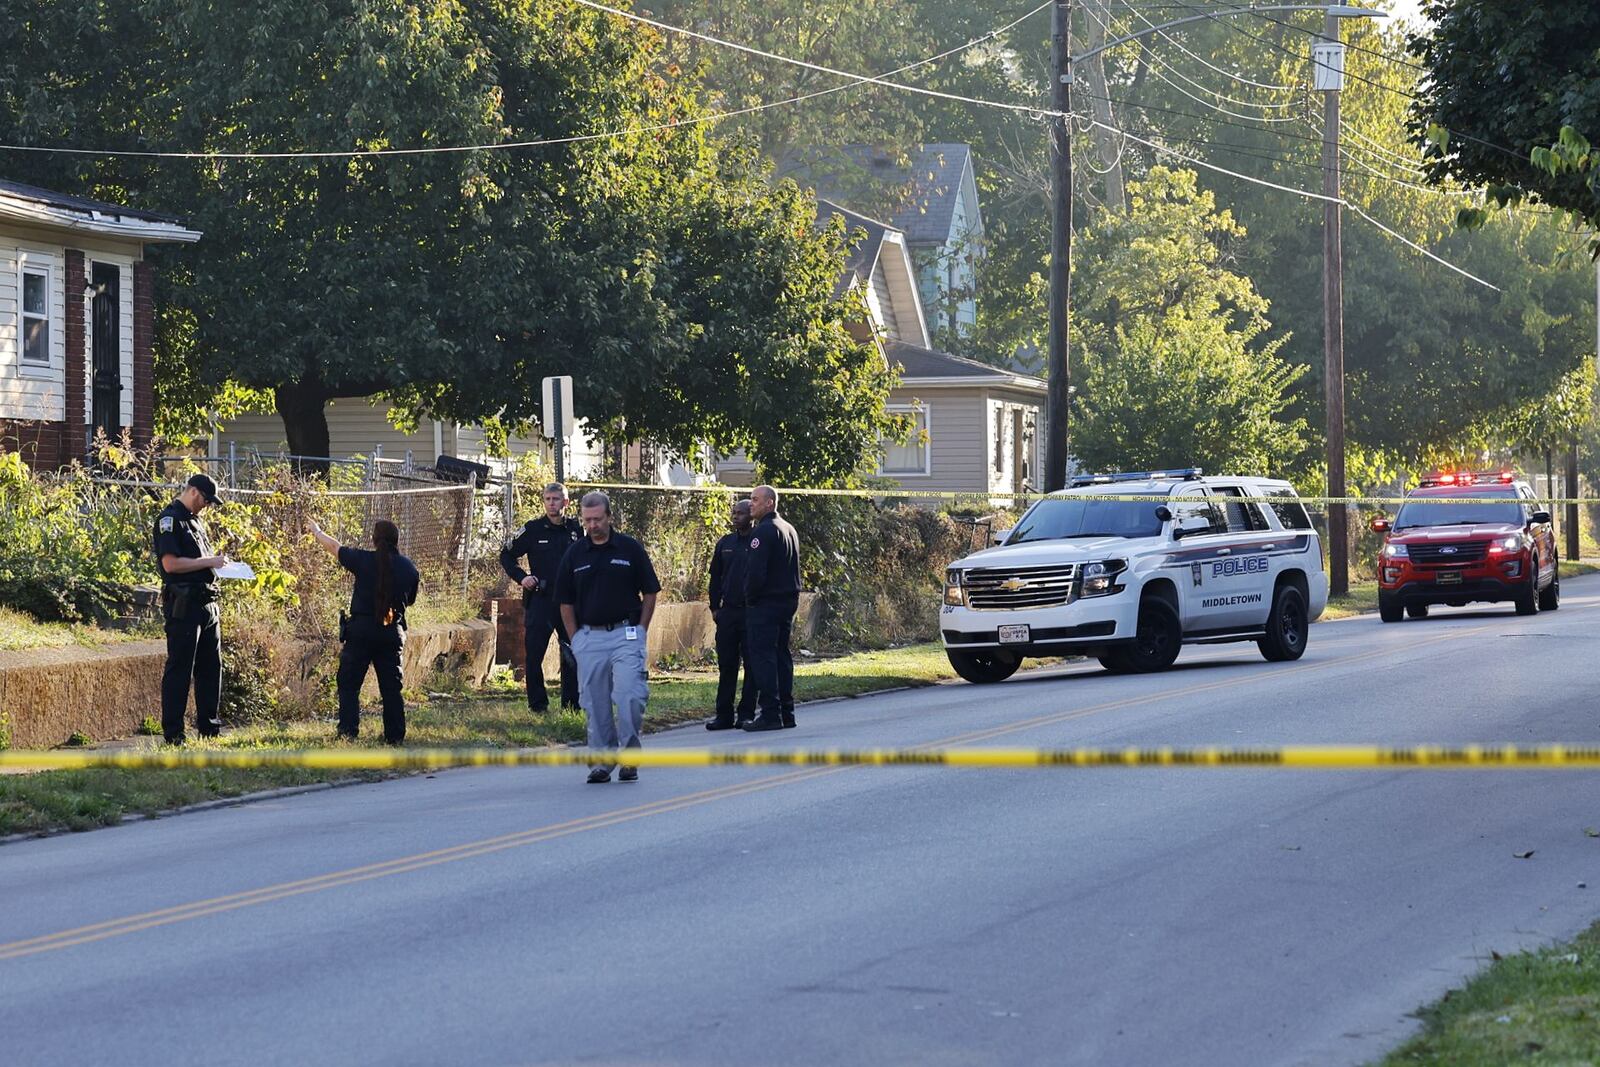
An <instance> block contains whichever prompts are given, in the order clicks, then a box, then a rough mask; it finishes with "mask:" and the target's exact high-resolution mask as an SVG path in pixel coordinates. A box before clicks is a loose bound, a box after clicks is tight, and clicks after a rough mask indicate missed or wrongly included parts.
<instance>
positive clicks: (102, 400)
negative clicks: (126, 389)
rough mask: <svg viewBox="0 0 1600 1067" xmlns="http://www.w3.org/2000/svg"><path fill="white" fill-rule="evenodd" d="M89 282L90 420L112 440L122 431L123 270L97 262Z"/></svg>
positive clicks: (95, 427)
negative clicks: (90, 296)
mask: <svg viewBox="0 0 1600 1067" xmlns="http://www.w3.org/2000/svg"><path fill="white" fill-rule="evenodd" d="M89 284H90V285H92V286H93V287H94V301H93V303H92V304H91V305H90V332H89V356H90V360H89V366H90V373H91V375H92V377H91V379H90V381H91V387H92V400H91V403H92V405H93V406H92V408H91V409H90V422H91V424H92V426H93V428H94V431H96V432H99V433H104V434H105V435H106V439H107V440H109V441H115V440H116V439H117V438H118V437H119V436H120V435H121V433H122V337H121V332H120V329H121V316H120V315H118V313H117V312H118V310H119V305H120V304H121V302H122V301H121V295H122V271H121V270H120V269H119V268H117V267H115V266H112V265H110V264H106V263H96V264H94V267H93V269H92V271H91V273H90V276H89Z"/></svg>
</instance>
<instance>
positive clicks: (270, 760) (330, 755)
mask: <svg viewBox="0 0 1600 1067" xmlns="http://www.w3.org/2000/svg"><path fill="white" fill-rule="evenodd" d="M612 763H627V764H630V765H632V766H636V767H741V766H785V767H789V766H829V767H847V766H871V767H893V766H943V767H980V768H1028V767H1056V768H1060V767H1219V768H1234V767H1274V768H1285V769H1304V770H1432V769H1444V768H1480V769H1482V768H1496V769H1551V768H1562V769H1566V768H1583V769H1590V770H1593V769H1600V744H1577V745H1568V744H1548V745H1497V744H1482V745H1480V744H1473V745H1399V746H1393V745H1282V746H1271V745H1266V746H1245V747H1227V746H1222V747H1217V746H1197V747H1158V748H866V749H747V748H726V749H703V748H650V749H629V750H627V751H622V752H619V751H615V750H605V749H586V748H560V749H488V748H467V749H461V748H456V749H450V748H417V749H384V748H356V747H351V748H325V749H299V750H277V751H260V750H255V749H197V748H173V749H160V750H157V751H151V752H137V751H129V750H118V751H111V752H97V751H92V750H91V751H72V750H60V749H58V750H51V751H43V752H24V751H12V752H0V768H18V769H25V770H67V769H83V768H89V767H120V768H130V769H131V768H160V767H304V768H318V769H327V770H403V771H404V770H432V769H435V768H440V767H571V766H591V765H596V764H600V765H605V764H612Z"/></svg>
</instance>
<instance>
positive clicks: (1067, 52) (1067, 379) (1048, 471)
mask: <svg viewBox="0 0 1600 1067" xmlns="http://www.w3.org/2000/svg"><path fill="white" fill-rule="evenodd" d="M1050 107H1051V108H1052V110H1054V111H1055V112H1056V114H1055V115H1054V116H1052V117H1051V119H1050V200H1051V213H1050V342H1049V349H1048V351H1047V353H1046V357H1045V368H1046V369H1045V378H1046V381H1047V384H1048V386H1049V390H1048V392H1047V394H1046V399H1045V403H1046V407H1047V409H1048V410H1047V411H1046V412H1045V424H1046V426H1047V428H1048V430H1049V434H1050V436H1049V438H1048V440H1047V441H1046V443H1045V457H1044V491H1045V492H1047V493H1054V492H1056V491H1058V490H1060V489H1065V488H1066V485H1067V396H1068V393H1067V389H1068V387H1069V386H1071V384H1072V376H1071V375H1072V371H1071V362H1070V356H1071V353H1070V351H1069V348H1068V338H1067V314H1068V311H1069V310H1070V308H1071V304H1072V120H1071V118H1070V117H1069V116H1070V115H1071V113H1072V0H1056V5H1055V24H1054V27H1053V32H1052V34H1051V41H1050Z"/></svg>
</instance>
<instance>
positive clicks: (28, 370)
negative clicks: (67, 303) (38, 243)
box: [16, 248, 61, 378]
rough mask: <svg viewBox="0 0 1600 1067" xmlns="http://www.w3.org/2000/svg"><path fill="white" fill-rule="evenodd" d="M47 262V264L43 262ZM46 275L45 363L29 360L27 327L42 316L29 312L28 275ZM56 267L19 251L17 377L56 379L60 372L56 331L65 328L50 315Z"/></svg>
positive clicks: (38, 257)
mask: <svg viewBox="0 0 1600 1067" xmlns="http://www.w3.org/2000/svg"><path fill="white" fill-rule="evenodd" d="M41 259H43V260H44V261H43V262H40V260H41ZM30 274H33V275H40V274H42V275H44V315H43V316H42V317H43V319H44V324H45V339H44V359H43V360H42V361H41V360H36V359H29V358H28V355H27V352H28V344H27V330H26V325H27V323H28V322H29V321H30V320H33V319H38V318H40V317H41V316H39V315H35V314H33V313H32V312H30V311H28V310H27V305H26V302H27V290H28V282H27V278H28V275H30ZM55 274H56V272H55V266H54V264H53V263H51V262H50V261H49V259H47V258H45V257H42V256H40V254H39V253H37V252H29V250H28V249H26V248H19V249H17V322H16V328H17V330H16V337H17V364H16V366H17V374H18V375H20V376H21V377H24V378H53V377H55V374H56V371H58V370H59V369H60V368H59V367H58V366H57V365H56V358H55V347H56V331H57V330H58V329H60V326H61V324H60V323H58V322H56V320H55V317H54V316H53V315H52V314H51V313H50V305H51V303H52V302H53V301H52V300H51V296H52V294H53V293H54V292H55V280H56V278H55Z"/></svg>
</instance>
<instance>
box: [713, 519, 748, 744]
mask: <svg viewBox="0 0 1600 1067" xmlns="http://www.w3.org/2000/svg"><path fill="white" fill-rule="evenodd" d="M731 525H732V526H733V532H732V533H730V534H726V535H724V536H723V538H722V540H720V541H718V542H717V548H716V551H715V552H713V553H712V556H711V592H710V596H709V603H710V607H711V617H712V618H713V619H715V620H716V623H717V670H718V672H719V678H718V681H717V714H716V717H715V718H713V719H712V720H711V721H710V722H708V723H706V729H707V730H731V729H733V728H734V727H735V726H738V725H739V724H740V723H743V722H748V721H749V720H750V719H752V718H753V717H754V716H755V708H756V689H755V686H753V685H751V684H750V668H749V664H748V657H747V655H746V647H747V645H748V642H747V641H746V639H745V610H744V576H745V564H746V563H747V562H748V554H749V552H750V532H751V530H752V529H753V528H754V526H755V519H753V518H752V517H751V515H750V501H748V500H740V501H736V502H735V503H734V505H733V514H732V521H731ZM740 664H744V665H745V672H744V691H743V692H741V693H740V694H739V707H738V709H737V714H735V709H734V706H733V696H734V691H735V690H736V689H738V686H739V667H740Z"/></svg>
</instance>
